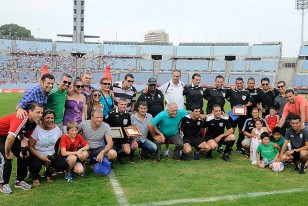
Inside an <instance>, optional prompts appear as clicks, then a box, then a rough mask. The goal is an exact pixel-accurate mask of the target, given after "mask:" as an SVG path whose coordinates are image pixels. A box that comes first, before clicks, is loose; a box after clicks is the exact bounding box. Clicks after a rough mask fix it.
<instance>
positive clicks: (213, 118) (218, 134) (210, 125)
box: [205, 104, 235, 162]
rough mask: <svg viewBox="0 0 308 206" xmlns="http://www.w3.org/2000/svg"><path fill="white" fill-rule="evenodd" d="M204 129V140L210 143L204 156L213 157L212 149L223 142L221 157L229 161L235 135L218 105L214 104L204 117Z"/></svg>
mask: <svg viewBox="0 0 308 206" xmlns="http://www.w3.org/2000/svg"><path fill="white" fill-rule="evenodd" d="M225 130H226V132H225ZM205 131H206V134H205V141H206V143H208V144H209V145H210V149H211V150H210V151H209V152H207V153H206V157H207V158H209V159H211V158H213V157H212V150H215V149H216V148H217V147H218V145H223V144H224V145H226V147H225V150H224V151H223V152H222V153H223V154H222V157H221V158H222V159H223V160H224V161H226V162H231V159H230V157H229V155H230V153H231V151H232V147H233V145H234V143H235V136H234V134H233V132H234V131H233V129H232V127H231V125H230V122H229V119H228V117H227V116H224V115H223V114H222V109H221V106H220V105H218V104H216V105H214V106H213V111H212V114H211V115H210V116H208V117H207V118H206V121H205Z"/></svg>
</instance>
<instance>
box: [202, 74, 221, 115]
mask: <svg viewBox="0 0 308 206" xmlns="http://www.w3.org/2000/svg"><path fill="white" fill-rule="evenodd" d="M223 85H224V77H223V76H221V75H217V76H216V77H215V87H209V88H206V89H205V90H204V92H203V98H204V99H206V100H207V107H206V114H211V112H212V111H213V106H214V105H215V104H218V105H220V106H221V108H222V111H224V106H225V102H226V101H225V97H226V90H225V89H224V88H223Z"/></svg>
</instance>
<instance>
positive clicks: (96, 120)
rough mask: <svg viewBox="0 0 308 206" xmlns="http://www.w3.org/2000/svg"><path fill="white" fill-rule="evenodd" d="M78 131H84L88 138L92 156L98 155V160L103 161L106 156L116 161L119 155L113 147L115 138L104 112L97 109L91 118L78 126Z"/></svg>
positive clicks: (85, 136)
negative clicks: (113, 138) (105, 120)
mask: <svg viewBox="0 0 308 206" xmlns="http://www.w3.org/2000/svg"><path fill="white" fill-rule="evenodd" d="M78 132H80V133H82V135H83V137H84V138H85V140H87V142H88V144H89V146H90V150H89V155H90V157H91V158H94V157H96V161H97V162H102V160H103V158H104V156H105V157H106V158H107V159H108V160H109V161H114V160H115V159H116V157H117V153H116V151H114V150H113V149H112V147H113V140H112V135H111V129H110V126H109V125H108V124H107V123H105V122H103V112H102V110H101V109H95V110H93V111H92V113H91V120H85V121H83V122H81V123H80V124H79V126H78Z"/></svg>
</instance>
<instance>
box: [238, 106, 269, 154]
mask: <svg viewBox="0 0 308 206" xmlns="http://www.w3.org/2000/svg"><path fill="white" fill-rule="evenodd" d="M258 119H261V122H262V124H263V125H264V127H267V128H268V125H267V123H266V121H265V119H263V118H260V110H259V109H258V108H257V107H254V108H253V109H252V111H251V118H248V119H246V121H245V123H244V126H243V128H242V132H243V134H244V135H245V136H246V138H245V139H244V140H243V141H242V147H243V148H241V150H238V152H239V153H241V154H243V155H248V154H249V152H248V151H249V147H250V138H253V137H254V135H252V134H251V132H252V129H253V128H255V127H256V124H255V122H256V120H258Z"/></svg>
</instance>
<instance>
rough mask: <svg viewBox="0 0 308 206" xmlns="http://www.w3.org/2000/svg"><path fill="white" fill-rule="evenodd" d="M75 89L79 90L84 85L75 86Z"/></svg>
mask: <svg viewBox="0 0 308 206" xmlns="http://www.w3.org/2000/svg"><path fill="white" fill-rule="evenodd" d="M75 87H76V88H77V89H80V88H82V89H83V88H84V85H75Z"/></svg>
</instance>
